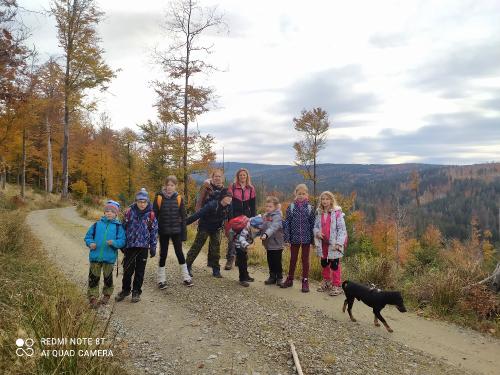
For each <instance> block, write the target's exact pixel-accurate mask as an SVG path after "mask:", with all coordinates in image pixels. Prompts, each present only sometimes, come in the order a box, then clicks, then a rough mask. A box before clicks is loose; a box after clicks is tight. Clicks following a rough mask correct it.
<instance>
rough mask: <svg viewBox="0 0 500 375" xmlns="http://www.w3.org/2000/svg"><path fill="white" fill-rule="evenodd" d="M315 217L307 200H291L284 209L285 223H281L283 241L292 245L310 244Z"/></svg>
mask: <svg viewBox="0 0 500 375" xmlns="http://www.w3.org/2000/svg"><path fill="white" fill-rule="evenodd" d="M292 206H293V212H292ZM315 219H316V217H315V213H314V209H313V207H312V206H311V204H310V203H309V201H307V200H305V201H303V202H302V203H300V202H298V201H295V202H293V203H292V204H291V205H290V206H288V208H287V210H286V218H285V224H284V225H283V229H284V232H285V233H284V234H285V242H286V243H290V244H292V245H300V244H304V245H309V244H312V243H313V228H314V221H315Z"/></svg>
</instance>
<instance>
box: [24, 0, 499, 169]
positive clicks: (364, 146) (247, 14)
mask: <svg viewBox="0 0 500 375" xmlns="http://www.w3.org/2000/svg"><path fill="white" fill-rule="evenodd" d="M19 3H20V4H21V5H22V6H24V7H26V8H28V9H32V10H42V9H48V8H49V6H50V1H37V0H30V1H28V0H24V1H23V0H19ZM97 3H98V4H99V6H100V7H101V9H102V10H103V11H104V12H105V13H106V19H105V20H104V21H103V23H102V24H101V25H100V26H99V30H100V35H101V37H102V39H103V47H104V49H105V50H106V56H105V58H106V61H107V62H108V63H109V65H110V66H111V67H112V68H113V69H121V71H120V72H119V73H118V76H117V78H116V79H115V80H114V81H113V83H112V84H111V86H110V89H109V92H108V93H107V94H105V95H104V96H103V97H102V100H101V103H100V111H106V112H108V113H109V114H110V116H111V118H112V122H113V126H114V127H115V128H123V127H130V128H133V129H136V125H137V124H138V123H143V122H145V121H146V120H147V119H155V118H156V112H155V109H154V108H153V106H152V104H153V102H154V100H155V97H154V93H153V90H152V89H151V87H150V85H149V82H150V81H151V80H153V79H162V72H161V71H160V69H159V68H158V67H157V66H155V65H154V64H153V62H152V59H151V51H152V49H153V48H154V47H155V46H160V47H161V46H166V45H167V44H168V42H169V39H168V37H167V36H166V35H165V34H164V33H163V32H162V29H161V27H160V23H161V21H162V20H163V19H164V15H165V11H166V9H167V5H168V1H158V0H148V1H145V2H142V3H139V2H137V1H130V0H113V1H111V0H106V1H104V0H102V1H97ZM201 4H202V5H206V6H211V5H214V4H216V5H218V8H219V10H220V11H221V12H222V13H224V15H225V21H226V23H227V25H228V28H229V33H227V32H223V33H220V34H218V35H217V34H211V35H209V36H207V38H206V39H205V40H206V42H207V43H208V44H210V43H212V42H213V43H214V45H215V46H214V53H213V54H212V56H211V57H210V61H211V62H212V63H214V64H216V65H217V66H218V67H219V68H221V69H222V70H223V72H218V73H214V74H212V75H211V76H209V77H206V78H201V79H198V80H196V79H195V83H196V82H199V83H204V84H207V83H208V84H209V85H210V86H212V87H213V88H215V90H216V94H217V96H218V103H217V107H216V108H214V109H213V110H212V111H211V112H209V113H207V114H205V115H203V116H201V117H199V119H198V126H199V129H200V130H201V132H202V133H210V134H212V135H213V136H215V138H216V140H217V146H216V150H217V152H218V158H219V159H221V157H222V152H221V150H222V147H223V146H224V148H225V154H226V161H241V162H243V161H244V162H263V163H271V164H291V163H292V161H293V159H294V151H293V149H292V144H293V142H294V141H295V140H296V137H297V134H296V132H295V130H294V129H293V123H292V119H293V117H296V116H298V115H299V114H300V111H301V110H302V109H303V108H306V109H309V108H312V107H315V106H321V107H322V108H324V109H325V110H327V111H328V113H329V115H330V121H331V124H332V126H331V130H330V132H329V142H328V147H327V148H326V149H325V150H324V151H322V153H321V155H320V161H321V162H331V163H404V162H425V163H443V164H469V163H477V162H488V161H500V22H499V20H500V2H499V1H498V0H496V1H478V0H474V1H460V0H451V1H445V0H440V1H432V0H429V1H410V0H405V1H381V0H379V1H369V0H365V1H349V2H347V1H332V0H323V1H308V2H304V1H291V0H281V1H278V0H274V1H262V0H254V1H234V0H231V1H230V0H221V1H217V2H214V1H213V0H211V1H201ZM24 20H25V22H26V24H27V25H28V26H29V27H30V28H31V29H32V38H31V39H32V43H34V44H35V45H36V46H37V49H38V50H39V52H40V56H41V59H46V58H47V57H48V56H51V55H57V54H60V53H61V50H60V49H59V47H58V45H57V44H58V43H57V39H56V30H55V23H54V21H53V20H52V19H49V18H47V17H46V16H43V15H38V16H34V15H25V16H24Z"/></svg>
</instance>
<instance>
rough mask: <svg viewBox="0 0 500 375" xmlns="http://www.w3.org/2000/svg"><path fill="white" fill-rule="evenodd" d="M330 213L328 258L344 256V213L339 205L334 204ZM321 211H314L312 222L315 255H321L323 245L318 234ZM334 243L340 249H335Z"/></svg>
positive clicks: (319, 231)
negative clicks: (314, 215) (314, 217)
mask: <svg viewBox="0 0 500 375" xmlns="http://www.w3.org/2000/svg"><path fill="white" fill-rule="evenodd" d="M330 213H331V221H330V238H329V239H328V242H329V246H328V259H337V258H342V257H343V256H344V243H345V240H346V238H347V229H346V226H345V220H344V216H345V214H344V213H343V212H342V208H341V207H339V206H335V208H334V209H333V210H331V211H330ZM322 215H323V213H322V212H321V211H320V210H318V211H317V212H316V219H315V222H314V244H315V247H316V255H318V256H319V257H323V247H322V240H321V238H319V237H318V236H319V235H320V233H321V232H322V228H321V216H322ZM335 245H340V246H341V248H340V250H341V251H338V250H336V249H335Z"/></svg>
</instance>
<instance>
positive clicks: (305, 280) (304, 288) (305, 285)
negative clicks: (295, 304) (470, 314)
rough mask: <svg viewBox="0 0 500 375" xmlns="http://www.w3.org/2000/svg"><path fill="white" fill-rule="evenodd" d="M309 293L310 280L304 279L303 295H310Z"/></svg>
mask: <svg viewBox="0 0 500 375" xmlns="http://www.w3.org/2000/svg"><path fill="white" fill-rule="evenodd" d="M308 292H309V280H307V279H302V293H308Z"/></svg>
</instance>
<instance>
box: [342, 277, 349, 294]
mask: <svg viewBox="0 0 500 375" xmlns="http://www.w3.org/2000/svg"><path fill="white" fill-rule="evenodd" d="M348 282H349V280H346V281H344V282H343V283H342V289H343V290H344V292H345V287H346V286H347V283H348Z"/></svg>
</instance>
